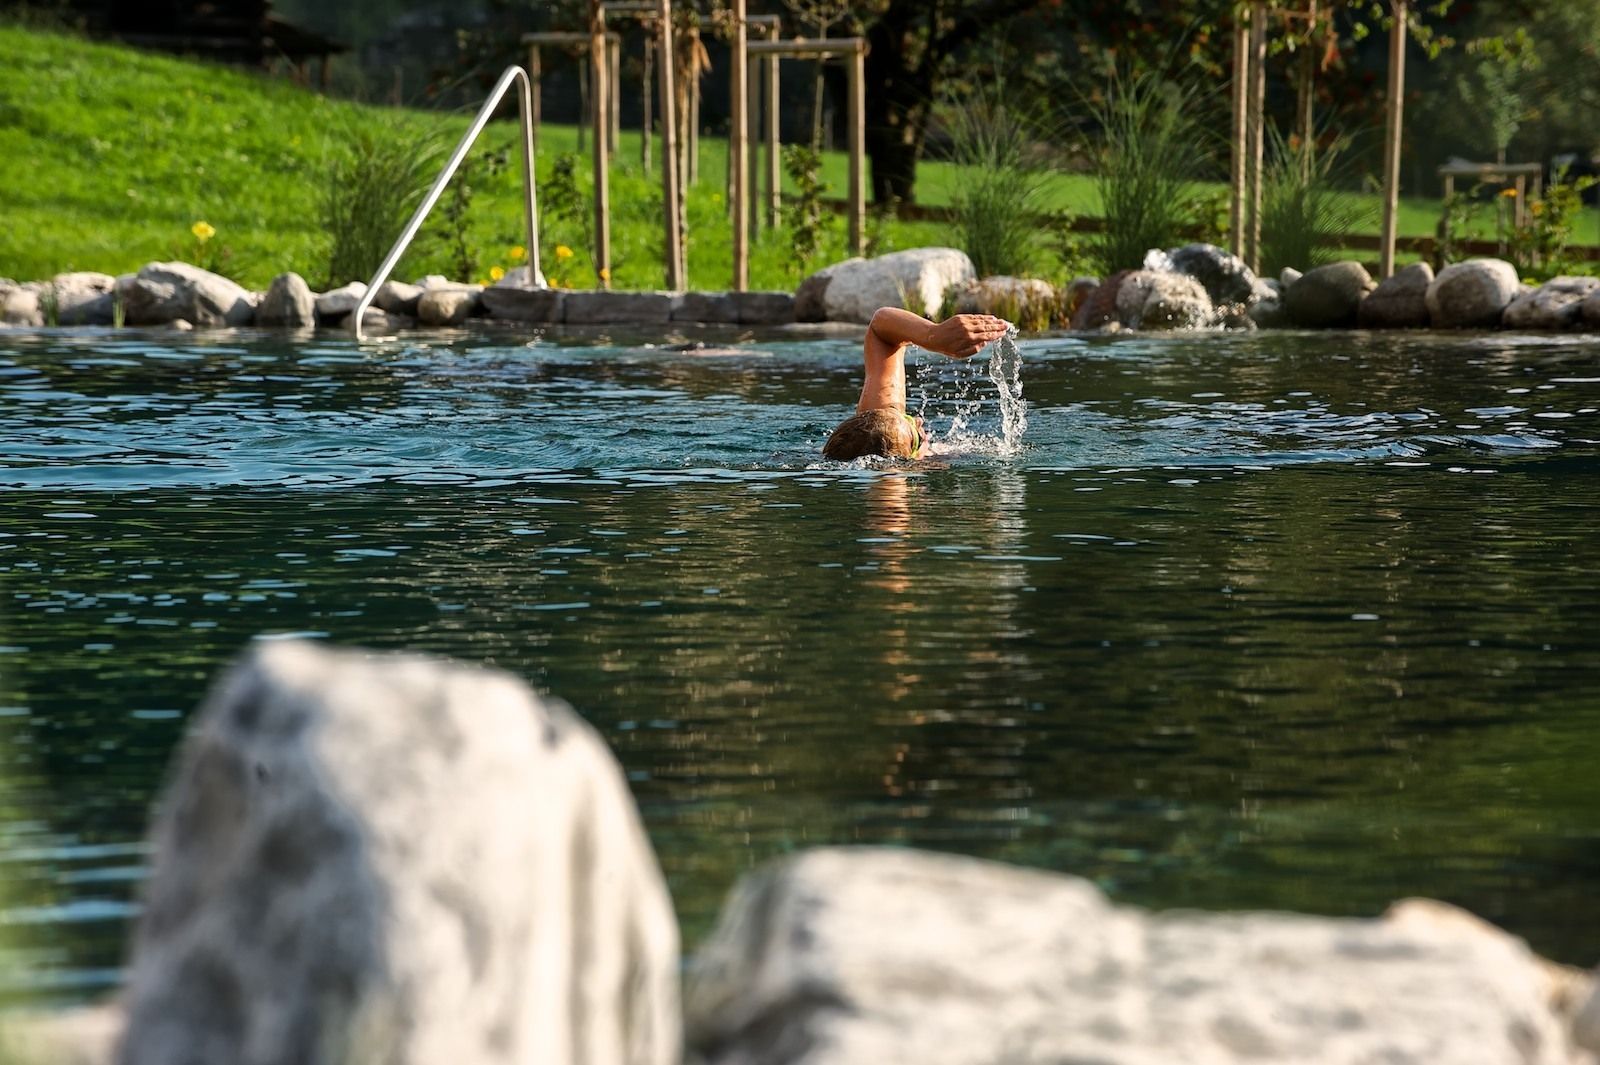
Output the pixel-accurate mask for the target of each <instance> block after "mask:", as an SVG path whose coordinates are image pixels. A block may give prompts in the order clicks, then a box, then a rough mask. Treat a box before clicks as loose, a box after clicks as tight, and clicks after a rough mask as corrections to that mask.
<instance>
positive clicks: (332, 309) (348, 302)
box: [317, 281, 367, 325]
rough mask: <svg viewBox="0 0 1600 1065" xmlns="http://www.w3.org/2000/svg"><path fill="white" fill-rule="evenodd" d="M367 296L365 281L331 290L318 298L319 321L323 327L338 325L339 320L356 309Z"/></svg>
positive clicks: (352, 282)
mask: <svg viewBox="0 0 1600 1065" xmlns="http://www.w3.org/2000/svg"><path fill="white" fill-rule="evenodd" d="M366 294H367V283H366V282H365V281H351V282H350V283H349V284H346V285H340V286H339V287H338V288H331V289H329V290H328V291H326V292H324V293H323V294H322V295H320V296H318V297H317V321H318V322H320V323H322V324H323V325H337V324H338V322H339V320H340V319H341V318H343V317H345V316H346V315H347V314H349V313H350V312H351V311H353V310H355V309H356V304H358V303H360V302H361V298H362V297H363V296H365V295H366Z"/></svg>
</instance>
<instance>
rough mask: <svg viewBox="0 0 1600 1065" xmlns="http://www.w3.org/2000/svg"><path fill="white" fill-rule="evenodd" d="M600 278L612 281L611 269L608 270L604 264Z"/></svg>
mask: <svg viewBox="0 0 1600 1065" xmlns="http://www.w3.org/2000/svg"><path fill="white" fill-rule="evenodd" d="M600 280H602V281H610V280H611V271H610V270H607V269H606V268H605V267H603V266H602V267H601V268H600Z"/></svg>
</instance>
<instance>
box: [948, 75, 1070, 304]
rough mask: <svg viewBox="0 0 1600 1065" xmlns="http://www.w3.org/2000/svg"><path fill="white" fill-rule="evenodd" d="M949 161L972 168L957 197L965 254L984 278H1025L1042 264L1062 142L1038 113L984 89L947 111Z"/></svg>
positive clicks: (995, 89)
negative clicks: (1044, 222)
mask: <svg viewBox="0 0 1600 1065" xmlns="http://www.w3.org/2000/svg"><path fill="white" fill-rule="evenodd" d="M947 116H948V117H947V120H946V132H947V133H948V134H949V137H950V143H949V147H948V148H946V149H945V151H944V152H943V153H942V154H944V155H945V157H946V158H947V159H948V161H949V162H951V163H954V164H956V165H958V166H963V167H967V168H968V170H967V172H966V173H965V174H963V175H962V180H961V181H960V183H958V184H957V185H956V187H955V188H954V190H952V193H951V204H950V205H951V209H952V212H953V214H954V216H955V225H956V230H957V232H958V233H959V234H960V241H961V247H962V250H964V251H965V252H966V253H967V256H968V257H969V258H971V260H972V265H973V268H974V269H976V270H977V272H978V276H979V277H988V276H991V275H993V274H1013V275H1026V274H1027V273H1028V272H1029V271H1030V270H1032V269H1033V267H1034V265H1035V264H1036V262H1037V261H1038V258H1039V251H1040V241H1041V240H1044V239H1045V238H1046V237H1047V236H1048V235H1049V233H1048V230H1047V228H1046V227H1044V226H1041V225H1040V216H1041V215H1043V214H1044V213H1045V201H1046V198H1047V193H1048V189H1049V184H1050V180H1051V167H1050V164H1051V158H1050V149H1049V147H1048V145H1049V144H1051V143H1052V142H1053V141H1054V140H1055V138H1054V136H1053V135H1052V134H1053V131H1052V130H1051V129H1050V128H1049V126H1048V123H1046V122H1045V121H1044V119H1043V118H1041V117H1040V115H1039V113H1038V112H1037V111H1036V110H1031V109H1028V108H1024V107H1019V106H1017V105H1016V104H1014V103H1012V102H1011V101H1009V100H1007V98H1006V94H1005V89H1004V86H1003V85H1000V84H996V85H994V86H992V87H987V88H980V89H978V90H977V91H976V92H974V93H973V94H972V95H971V96H969V97H967V98H965V99H963V100H960V101H958V102H952V103H951V104H950V105H949V107H948V108H947Z"/></svg>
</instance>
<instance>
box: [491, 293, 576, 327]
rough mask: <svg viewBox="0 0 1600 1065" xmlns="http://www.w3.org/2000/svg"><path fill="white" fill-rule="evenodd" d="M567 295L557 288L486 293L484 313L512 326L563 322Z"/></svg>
mask: <svg viewBox="0 0 1600 1065" xmlns="http://www.w3.org/2000/svg"><path fill="white" fill-rule="evenodd" d="M565 296H566V294H565V293H563V292H562V291H561V290H560V289H558V288H506V287H503V286H501V285H491V286H490V287H488V288H486V289H484V290H483V293H482V299H483V307H484V310H485V311H487V312H488V314H489V317H491V318H502V319H505V320H506V321H510V322H560V321H561V320H562V317H563V313H564V312H563V300H564V299H565Z"/></svg>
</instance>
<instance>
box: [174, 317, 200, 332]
mask: <svg viewBox="0 0 1600 1065" xmlns="http://www.w3.org/2000/svg"><path fill="white" fill-rule="evenodd" d="M167 328H168V329H170V330H172V331H173V332H174V333H192V332H194V323H193V322H191V321H189V319H187V318H174V319H173V320H172V321H170V322H168V323H167Z"/></svg>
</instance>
